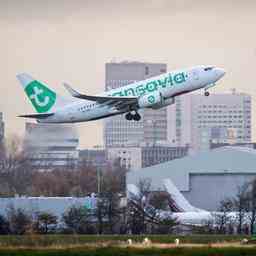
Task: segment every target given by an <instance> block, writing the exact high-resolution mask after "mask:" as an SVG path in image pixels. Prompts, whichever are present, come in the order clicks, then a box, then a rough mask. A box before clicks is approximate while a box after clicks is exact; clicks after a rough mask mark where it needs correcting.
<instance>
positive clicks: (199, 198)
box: [126, 146, 256, 211]
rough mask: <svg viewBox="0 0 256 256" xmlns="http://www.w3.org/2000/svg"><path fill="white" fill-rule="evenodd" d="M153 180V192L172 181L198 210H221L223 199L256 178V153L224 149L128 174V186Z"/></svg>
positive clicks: (243, 149) (229, 148)
mask: <svg viewBox="0 0 256 256" xmlns="http://www.w3.org/2000/svg"><path fill="white" fill-rule="evenodd" d="M145 178H149V179H150V180H151V184H152V190H155V191H157V190H164V189H163V179H166V178H169V179H171V180H172V182H173V183H174V184H175V185H176V186H177V188H178V189H179V190H180V192H181V193H182V194H183V195H184V196H185V198H186V199H187V200H188V201H189V202H190V203H191V204H192V205H194V206H195V207H198V208H201V209H206V210H209V211H214V210H217V208H218V206H219V203H220V201H221V200H222V199H225V198H227V197H233V196H235V195H236V193H237V191H238V187H239V186H241V185H243V184H245V183H246V182H250V181H252V180H253V179H254V178H256V150H255V149H251V148H245V147H231V146H229V147H222V148H217V149H214V150H210V151H205V152H200V153H198V154H196V155H190V156H186V157H184V158H181V159H175V160H172V161H169V162H165V163H162V164H158V165H154V166H151V167H147V168H142V169H138V170H131V171H130V172H128V174H127V178H126V182H127V184H137V183H138V181H139V180H140V179H145Z"/></svg>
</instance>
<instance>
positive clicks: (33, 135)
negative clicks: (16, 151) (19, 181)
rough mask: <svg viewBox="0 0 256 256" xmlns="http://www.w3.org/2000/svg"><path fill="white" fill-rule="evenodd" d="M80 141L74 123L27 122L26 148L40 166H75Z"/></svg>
mask: <svg viewBox="0 0 256 256" xmlns="http://www.w3.org/2000/svg"><path fill="white" fill-rule="evenodd" d="M78 143H79V139H78V134H77V131H76V129H75V127H74V126H73V125H60V124H37V123H26V131H25V139H24V149H25V152H26V153H27V155H28V157H29V158H30V160H31V163H32V165H34V166H37V167H39V168H43V169H45V168H46V169H47V168H58V167H72V168H73V167H75V166H76V165H77V163H78V156H79V151H78V150H77V147H78Z"/></svg>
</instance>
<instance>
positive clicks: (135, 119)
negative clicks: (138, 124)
mask: <svg viewBox="0 0 256 256" xmlns="http://www.w3.org/2000/svg"><path fill="white" fill-rule="evenodd" d="M140 119H141V116H140V114H139V113H137V112H136V114H135V115H133V120H134V121H140Z"/></svg>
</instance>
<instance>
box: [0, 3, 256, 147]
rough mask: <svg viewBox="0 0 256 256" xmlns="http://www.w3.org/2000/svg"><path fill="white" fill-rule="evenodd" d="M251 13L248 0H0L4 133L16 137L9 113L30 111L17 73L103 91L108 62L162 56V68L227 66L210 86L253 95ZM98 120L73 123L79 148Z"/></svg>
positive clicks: (19, 130)
mask: <svg viewBox="0 0 256 256" xmlns="http://www.w3.org/2000/svg"><path fill="white" fill-rule="evenodd" d="M255 13H256V1H255V0H243V1H242V0H214V1H213V0H211V1H210V0H197V1H195V0H141V1H140V0H129V1H124V0H123V1H121V0H119V1H118V0H83V1H82V0H55V1H51V0H44V1H40V0H0V76H1V83H0V88H1V96H0V97H1V98H0V111H2V112H4V120H5V123H6V134H7V136H12V135H13V134H17V135H19V136H22V135H23V134H24V125H25V120H24V119H21V118H18V117H16V116H17V115H19V114H24V113H34V110H33V108H32V106H31V105H30V103H29V102H28V100H27V98H26V97H25V94H24V93H23V91H22V88H21V86H20V85H19V83H18V82H17V80H16V74H18V73H22V72H27V73H29V74H30V75H32V76H33V77H34V78H36V79H38V80H41V81H43V82H45V83H47V84H48V85H50V87H51V88H52V89H54V90H55V91H57V92H58V93H60V94H63V95H64V96H68V94H67V92H66V91H65V89H64V88H63V86H62V83H63V82H68V83H70V84H71V85H72V86H73V87H74V88H76V89H78V90H79V91H81V92H84V93H87V94H95V93H98V92H100V91H103V90H104V82H105V63H106V62H110V61H123V60H130V61H132V60H136V61H148V62H163V63H167V64H168V70H172V69H176V68H185V67H190V66H195V65H201V64H206V65H208V64H209V65H215V66H219V67H222V68H224V69H225V70H226V71H227V73H226V75H225V77H224V78H223V79H222V81H221V82H220V83H219V84H218V86H217V87H216V89H215V88H214V89H213V90H212V91H213V92H218V93H221V92H224V91H225V92H226V91H228V90H230V89H231V88H236V90H237V91H238V92H243V93H249V94H251V95H252V98H253V101H255V99H256V83H255V81H256V78H255V75H254V74H255V73H256V33H255V24H256V15H255ZM255 106H256V105H255V103H254V102H253V112H252V114H253V127H254V124H255V117H256V112H255ZM102 125H103V122H102V121H94V122H88V123H82V124H79V125H76V126H77V127H78V131H79V134H80V147H93V146H94V145H102V143H103V133H102ZM252 130H253V131H252V132H253V139H254V138H255V135H256V131H255V130H254V128H252Z"/></svg>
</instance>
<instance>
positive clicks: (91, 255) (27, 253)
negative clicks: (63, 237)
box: [0, 247, 256, 256]
mask: <svg viewBox="0 0 256 256" xmlns="http://www.w3.org/2000/svg"><path fill="white" fill-rule="evenodd" d="M0 255H5V256H9V255H10V256H11V255H12V256H32V255H33V256H162V255H165V256H167V255H175V256H206V255H210V256H238V255H243V256H247V255H248V256H249V255H250V256H255V255H256V249H255V248H207V247H204V248H173V249H156V248H153V249H152V248H146V249H136V248H114V247H107V248H75V249H65V250H61V249H57V250H49V249H47V250H24V249H21V250H17V249H16V250H0Z"/></svg>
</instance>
